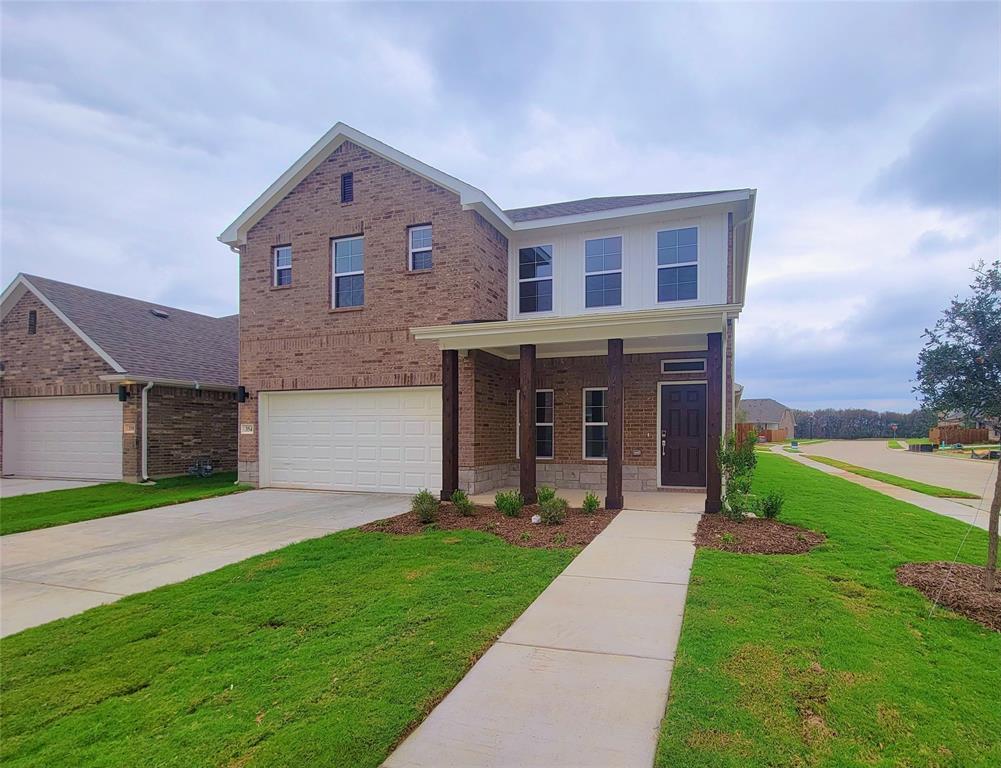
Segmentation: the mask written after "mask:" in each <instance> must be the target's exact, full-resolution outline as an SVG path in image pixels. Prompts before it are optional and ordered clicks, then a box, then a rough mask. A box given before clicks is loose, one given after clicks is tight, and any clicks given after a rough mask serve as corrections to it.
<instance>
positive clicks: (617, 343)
mask: <svg viewBox="0 0 1001 768" xmlns="http://www.w3.org/2000/svg"><path fill="white" fill-rule="evenodd" d="M607 362H608V402H607V403H606V404H605V408H606V410H605V420H606V421H607V422H608V464H607V466H606V469H607V470H608V482H607V483H606V486H605V494H606V495H605V509H622V421H623V403H624V399H625V398H624V393H623V369H624V367H625V362H624V360H623V357H622V339H609V340H608V361H607Z"/></svg>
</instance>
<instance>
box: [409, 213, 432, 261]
mask: <svg viewBox="0 0 1001 768" xmlns="http://www.w3.org/2000/svg"><path fill="white" fill-rule="evenodd" d="M432 266H434V261H433V259H432V258H431V225H430V224H425V225H422V226H420V227H411V228H410V269H411V271H413V272H418V271H420V270H422V269H431V267H432Z"/></svg>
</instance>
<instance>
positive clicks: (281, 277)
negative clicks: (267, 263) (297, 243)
mask: <svg viewBox="0 0 1001 768" xmlns="http://www.w3.org/2000/svg"><path fill="white" fill-rule="evenodd" d="M273 254H274V256H273V258H274V267H275V268H274V284H275V286H276V287H278V288H280V287H281V286H283V285H292V246H291V245H279V246H278V247H276V248H274V249H273Z"/></svg>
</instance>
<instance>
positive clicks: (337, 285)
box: [333, 237, 365, 309]
mask: <svg viewBox="0 0 1001 768" xmlns="http://www.w3.org/2000/svg"><path fill="white" fill-rule="evenodd" d="M333 259H334V285H333V288H334V307H335V308H338V309H339V308H341V307H360V306H362V305H363V304H364V303H365V238H363V237H345V238H343V239H341V240H334V246H333Z"/></svg>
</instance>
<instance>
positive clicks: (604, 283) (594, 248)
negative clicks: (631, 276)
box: [584, 237, 622, 307]
mask: <svg viewBox="0 0 1001 768" xmlns="http://www.w3.org/2000/svg"><path fill="white" fill-rule="evenodd" d="M584 273H585V274H584V306H585V307H615V306H619V305H620V304H622V238H621V237H601V238H598V239H597V240H586V241H584Z"/></svg>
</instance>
